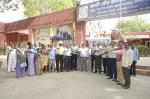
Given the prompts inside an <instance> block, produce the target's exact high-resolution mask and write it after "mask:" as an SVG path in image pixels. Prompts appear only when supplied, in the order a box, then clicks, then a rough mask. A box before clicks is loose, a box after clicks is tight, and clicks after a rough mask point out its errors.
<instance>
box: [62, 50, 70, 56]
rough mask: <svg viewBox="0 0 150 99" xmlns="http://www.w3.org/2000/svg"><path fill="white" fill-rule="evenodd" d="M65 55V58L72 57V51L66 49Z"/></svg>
mask: <svg viewBox="0 0 150 99" xmlns="http://www.w3.org/2000/svg"><path fill="white" fill-rule="evenodd" d="M64 55H65V56H71V49H69V48H64Z"/></svg>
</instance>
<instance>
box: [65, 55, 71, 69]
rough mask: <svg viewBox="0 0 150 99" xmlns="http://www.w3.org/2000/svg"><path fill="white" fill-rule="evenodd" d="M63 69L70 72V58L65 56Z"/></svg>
mask: <svg viewBox="0 0 150 99" xmlns="http://www.w3.org/2000/svg"><path fill="white" fill-rule="evenodd" d="M64 69H65V70H66V71H70V70H71V56H65V58H64Z"/></svg>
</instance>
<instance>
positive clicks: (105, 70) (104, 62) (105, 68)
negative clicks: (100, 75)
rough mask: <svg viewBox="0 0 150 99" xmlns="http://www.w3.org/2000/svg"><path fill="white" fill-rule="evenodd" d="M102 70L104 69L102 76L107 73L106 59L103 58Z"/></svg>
mask: <svg viewBox="0 0 150 99" xmlns="http://www.w3.org/2000/svg"><path fill="white" fill-rule="evenodd" d="M103 68H104V74H106V73H107V58H103Z"/></svg>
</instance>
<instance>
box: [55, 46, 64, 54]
mask: <svg viewBox="0 0 150 99" xmlns="http://www.w3.org/2000/svg"><path fill="white" fill-rule="evenodd" d="M56 52H57V54H59V55H64V47H63V46H61V47H58V48H57V49H56Z"/></svg>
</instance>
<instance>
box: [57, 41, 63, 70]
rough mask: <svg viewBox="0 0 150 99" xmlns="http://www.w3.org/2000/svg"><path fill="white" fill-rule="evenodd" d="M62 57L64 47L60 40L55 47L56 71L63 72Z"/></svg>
mask: <svg viewBox="0 0 150 99" xmlns="http://www.w3.org/2000/svg"><path fill="white" fill-rule="evenodd" d="M63 57H64V47H63V44H62V42H60V43H59V46H58V47H57V48H56V69H57V72H59V70H60V72H63Z"/></svg>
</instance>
